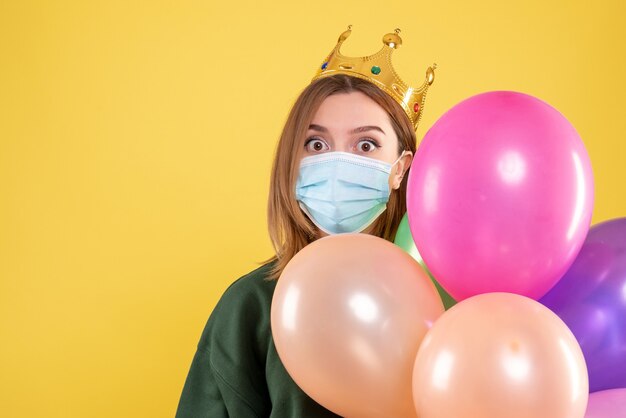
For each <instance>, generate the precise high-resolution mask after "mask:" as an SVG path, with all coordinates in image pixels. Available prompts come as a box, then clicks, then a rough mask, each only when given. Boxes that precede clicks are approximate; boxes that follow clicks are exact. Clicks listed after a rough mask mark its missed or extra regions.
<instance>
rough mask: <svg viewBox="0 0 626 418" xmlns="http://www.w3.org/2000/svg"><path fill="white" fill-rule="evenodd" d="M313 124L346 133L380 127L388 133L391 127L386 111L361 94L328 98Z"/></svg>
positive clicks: (316, 114)
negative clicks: (356, 129) (364, 127)
mask: <svg viewBox="0 0 626 418" xmlns="http://www.w3.org/2000/svg"><path fill="white" fill-rule="evenodd" d="M311 124H312V125H315V126H318V127H319V126H321V127H325V128H330V129H339V130H345V131H349V130H353V129H355V128H359V127H363V126H378V127H380V128H381V129H382V130H383V131H384V132H388V129H389V127H390V126H391V123H390V121H389V115H388V114H387V112H386V111H385V109H383V108H382V107H381V106H380V105H379V104H378V103H376V102H375V101H374V100H372V99H371V98H370V97H368V96H367V95H365V94H364V93H361V92H351V93H342V94H334V95H331V96H328V97H327V98H326V99H324V101H323V102H322V104H321V105H320V107H319V108H318V110H317V112H316V113H315V115H314V116H313V120H312V121H311Z"/></svg>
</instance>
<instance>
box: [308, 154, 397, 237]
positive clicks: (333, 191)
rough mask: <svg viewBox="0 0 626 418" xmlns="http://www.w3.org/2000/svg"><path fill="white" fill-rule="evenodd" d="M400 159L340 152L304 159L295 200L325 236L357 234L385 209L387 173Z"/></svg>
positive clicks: (387, 198)
mask: <svg viewBox="0 0 626 418" xmlns="http://www.w3.org/2000/svg"><path fill="white" fill-rule="evenodd" d="M403 156H404V152H402V154H401V155H400V157H398V159H397V160H396V161H394V163H393V164H389V163H386V162H384V161H380V160H376V159H374V158H370V157H364V156H361V155H356V154H352V153H349V152H341V151H336V152H325V153H321V154H318V155H312V156H308V157H304V158H303V159H302V161H301V162H300V173H299V175H298V181H297V183H296V200H298V202H299V204H300V208H302V210H303V211H304V213H306V215H307V216H308V217H309V218H310V219H311V221H312V222H313V223H314V224H315V225H316V226H317V227H318V228H320V229H321V230H322V231H324V232H326V233H327V234H340V233H346V232H361V231H362V230H364V229H365V228H367V227H368V226H369V225H371V224H372V222H374V220H376V218H378V216H380V214H381V213H383V211H384V210H385V208H386V207H387V202H388V201H389V194H390V193H391V191H390V190H389V174H390V173H391V168H392V167H393V166H394V165H395V164H396V163H397V162H398V161H399V160H400V158H402V157H403Z"/></svg>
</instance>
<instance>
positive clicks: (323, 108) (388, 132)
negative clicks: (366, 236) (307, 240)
mask: <svg viewBox="0 0 626 418" xmlns="http://www.w3.org/2000/svg"><path fill="white" fill-rule="evenodd" d="M303 147H304V151H303V153H302V157H306V156H310V155H316V154H319V153H324V152H332V151H344V152H351V153H353V154H358V155H363V156H366V157H370V158H374V159H377V160H381V161H385V162H387V163H389V164H392V163H393V162H394V161H396V159H398V157H399V156H400V153H398V137H397V135H396V133H395V131H394V129H393V127H392V126H391V122H390V120H389V115H388V114H387V112H386V111H385V110H384V109H383V108H382V107H381V106H379V105H378V103H376V102H375V101H374V100H372V99H370V98H369V97H368V96H367V95H366V94H364V93H361V92H350V93H340V94H334V95H332V96H328V97H327V98H326V99H325V100H324V101H323V102H322V104H321V105H320V107H319V109H318V110H317V112H316V113H315V116H314V117H313V120H312V121H311V124H310V125H309V129H308V131H307V134H306V137H305V140H304V144H303ZM411 159H412V153H411V152H410V151H407V152H405V154H404V156H403V157H402V158H401V159H400V160H399V161H398V162H397V163H396V165H394V166H393V167H392V168H391V173H390V175H389V189H390V190H392V191H393V190H395V189H397V188H399V187H400V183H401V182H402V177H403V175H404V173H406V170H408V168H409V166H410V164H411ZM368 230H369V228H368V229H366V230H365V231H363V232H364V233H367V232H368ZM324 235H326V234H325V233H324V232H322V231H320V236H324Z"/></svg>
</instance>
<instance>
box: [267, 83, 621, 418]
mask: <svg viewBox="0 0 626 418" xmlns="http://www.w3.org/2000/svg"><path fill="white" fill-rule="evenodd" d="M411 167H412V168H411V171H410V173H409V179H408V189H407V215H406V216H405V218H404V219H403V221H402V222H401V224H400V226H399V229H398V232H397V234H396V239H395V245H394V244H392V243H390V242H388V241H386V240H383V239H381V238H378V237H374V236H371V235H367V234H339V235H332V236H328V237H324V238H321V239H319V240H316V241H315V242H313V243H311V244H309V245H308V246H307V247H305V248H304V249H303V250H301V251H300V252H299V253H298V254H297V255H296V256H295V257H293V258H292V260H291V261H290V262H289V264H288V265H287V266H286V268H285V269H284V271H283V273H282V275H281V277H280V279H279V281H278V284H277V286H276V290H275V293H274V298H273V301H272V310H271V326H272V334H273V338H274V341H275V345H276V349H277V351H278V354H279V356H280V358H281V360H282V361H283V364H284V365H285V368H286V369H287V371H288V372H289V374H290V375H291V376H292V378H293V379H294V381H295V382H296V383H297V384H298V385H299V386H300V387H301V388H302V389H303V390H304V391H305V392H306V393H307V394H308V395H309V396H311V397H312V398H313V399H315V400H316V401H317V402H319V403H320V404H322V405H323V406H325V407H326V408H328V409H330V410H331V411H333V412H335V413H337V414H339V415H341V416H344V417H351V418H356V417H359V418H362V417H372V418H373V417H395V418H403V417H411V418H418V417H419V418H450V417H454V418H476V417H480V418H501V417H511V418H517V417H520V418H521V417H541V418H583V417H587V418H611V417H626V218H621V219H616V220H613V221H609V222H604V223H601V224H598V225H595V226H593V227H592V228H591V229H590V223H591V213H592V206H593V177H592V172H591V164H590V161H589V157H588V155H587V152H586V150H585V148H584V145H583V142H582V140H581V139H580V137H579V136H578V134H577V132H576V130H575V129H574V128H573V126H572V125H571V124H570V123H569V122H568V121H567V120H566V119H565V118H564V117H563V116H562V115H561V114H560V113H559V112H558V111H557V110H556V109H554V108H553V107H551V106H550V105H548V104H546V103H545V102H543V101H541V100H539V99H537V98H535V97H532V96H529V95H526V94H523V93H518V92H511V91H495V92H487V93H483V94H479V95H476V96H473V97H470V98H469V99H466V100H464V101H462V102H461V103H459V104H457V105H456V106H454V107H453V108H451V109H450V110H448V111H447V112H446V113H445V114H444V115H443V116H442V117H441V118H440V119H439V120H438V121H437V122H436V123H435V124H434V125H433V127H432V128H431V129H430V130H429V131H428V132H427V133H426V135H425V137H424V140H423V142H422V144H421V145H420V147H419V149H418V152H417V154H416V155H415V159H414V161H413V164H412V166H411ZM418 249H419V251H418ZM446 309H447V310H446ZM590 393H591V394H590Z"/></svg>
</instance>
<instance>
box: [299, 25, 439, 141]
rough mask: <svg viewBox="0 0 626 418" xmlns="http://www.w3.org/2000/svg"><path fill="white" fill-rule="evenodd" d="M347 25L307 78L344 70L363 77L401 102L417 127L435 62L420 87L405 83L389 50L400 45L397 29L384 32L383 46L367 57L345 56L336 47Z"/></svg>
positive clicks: (329, 74)
mask: <svg viewBox="0 0 626 418" xmlns="http://www.w3.org/2000/svg"><path fill="white" fill-rule="evenodd" d="M351 29H352V25H349V26H348V30H346V31H345V32H343V33H342V34H341V35H340V36H339V40H338V41H337V46H335V48H334V49H333V50H332V51H331V52H330V54H328V57H327V58H326V60H324V63H323V64H322V65H321V67H320V68H319V69H318V70H317V73H316V74H315V76H314V77H313V79H312V80H311V82H313V81H315V80H317V79H318V78H322V77H326V76H331V75H334V74H348V75H351V76H354V77H359V78H362V79H364V80H367V81H369V82H371V83H373V84H374V85H376V86H378V87H380V88H381V89H382V90H383V91H385V92H386V93H387V94H389V95H390V96H391V97H393V99H394V100H395V101H396V102H398V103H399V104H400V106H402V108H403V109H404V111H405V113H406V114H407V116H408V117H409V120H411V122H412V123H413V127H414V128H415V130H416V131H417V125H418V124H419V121H420V119H421V117H422V111H423V110H424V102H425V101H426V91H427V90H428V87H430V85H431V84H433V81H434V79H435V68H437V64H433V65H432V67H428V69H427V70H426V80H425V81H424V84H422V86H421V87H419V88H413V87H409V86H408V85H407V84H406V83H404V82H403V81H402V80H401V79H400V77H399V76H398V74H397V73H396V71H395V70H394V69H393V66H392V65H391V53H392V52H393V50H394V49H397V48H398V47H399V46H400V45H402V38H400V36H399V35H398V34H399V33H400V29H396V30H395V33H388V34H386V35H385V36H384V37H383V47H382V48H381V50H380V51H378V52H377V53H375V54H373V55H369V56H367V57H358V58H357V57H346V56H344V55H342V54H341V52H340V51H339V48H340V47H341V44H343V42H344V41H345V40H346V39H348V36H350V34H351V33H352V30H351Z"/></svg>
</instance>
